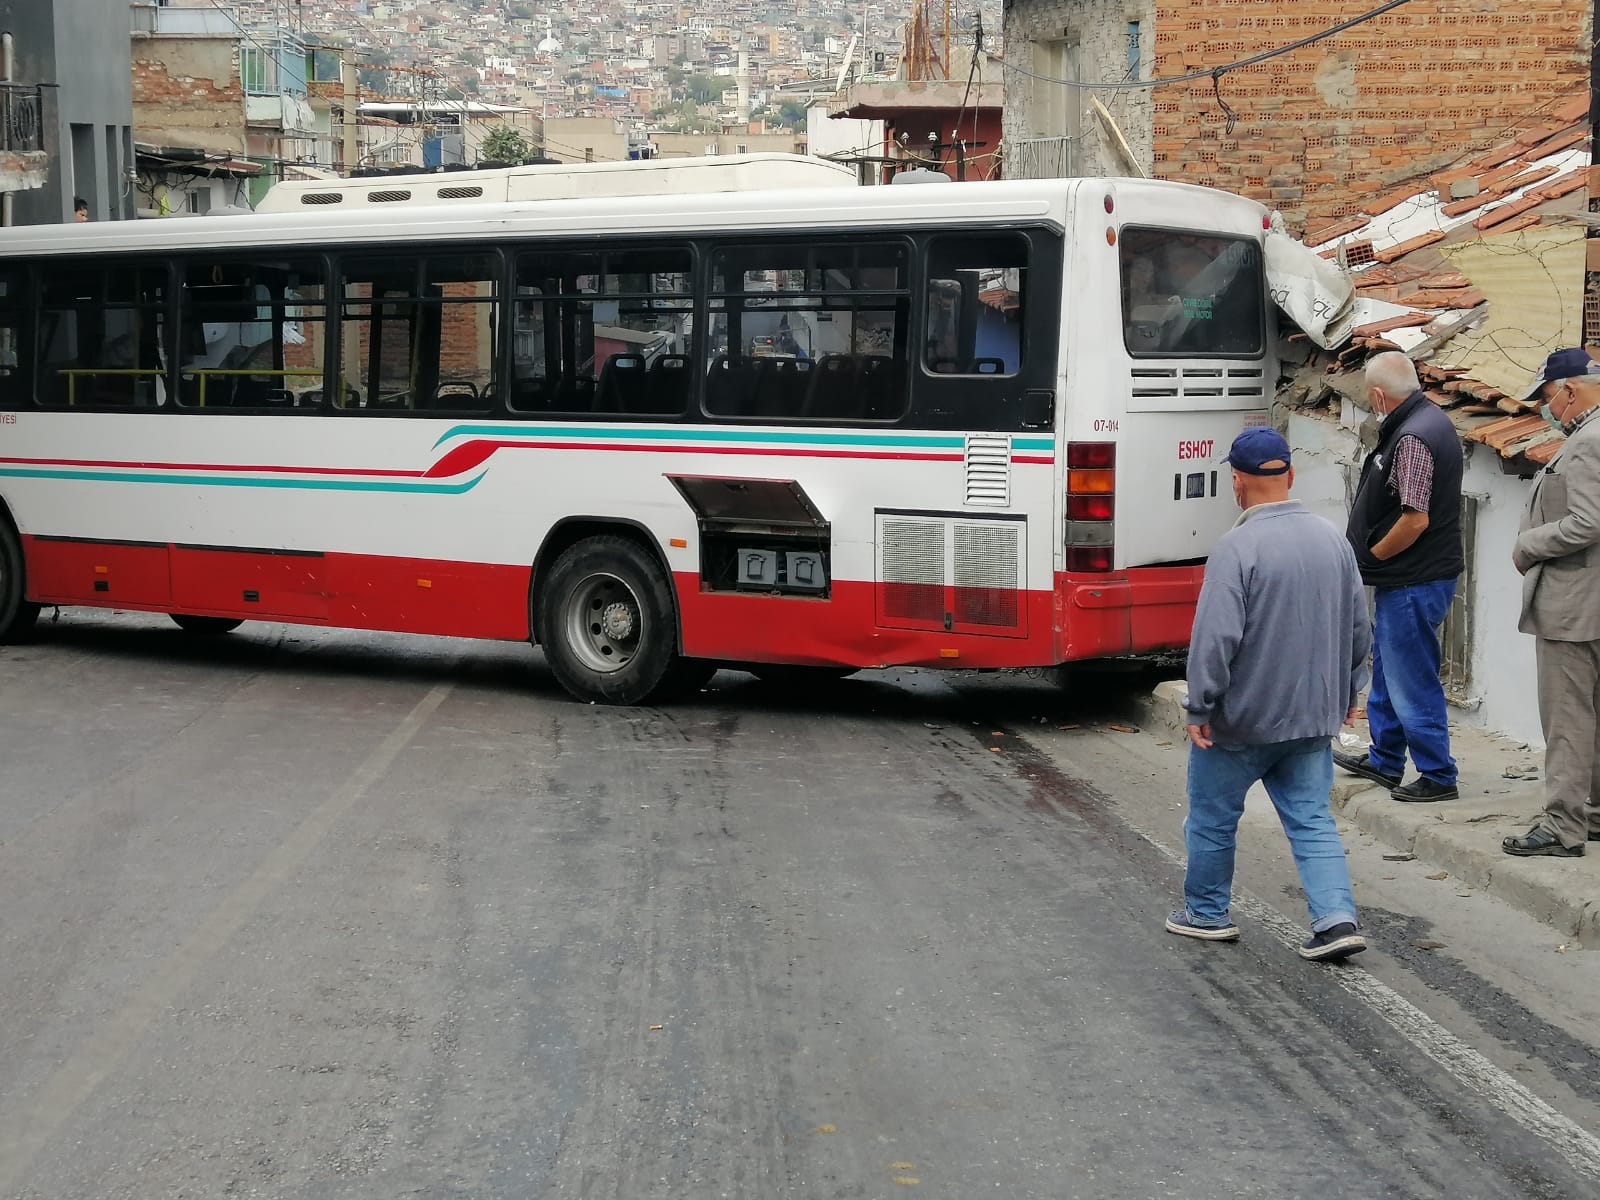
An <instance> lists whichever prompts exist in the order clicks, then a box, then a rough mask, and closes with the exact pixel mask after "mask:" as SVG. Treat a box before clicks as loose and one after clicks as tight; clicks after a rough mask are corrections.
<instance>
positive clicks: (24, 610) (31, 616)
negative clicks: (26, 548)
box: [0, 513, 39, 643]
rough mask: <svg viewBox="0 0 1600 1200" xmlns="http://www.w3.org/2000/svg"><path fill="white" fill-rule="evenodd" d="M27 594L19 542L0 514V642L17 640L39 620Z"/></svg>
mask: <svg viewBox="0 0 1600 1200" xmlns="http://www.w3.org/2000/svg"><path fill="white" fill-rule="evenodd" d="M27 596H28V575H27V564H26V563H25V562H24V560H23V557H22V541H21V539H20V538H18V537H17V531H16V530H15V529H13V528H12V527H11V522H10V521H8V520H6V518H5V516H4V514H3V513H0V643H5V642H20V641H22V640H23V639H24V638H26V637H27V636H28V634H29V633H31V632H32V630H33V625H34V622H35V621H37V620H38V619H39V606H38V605H37V604H33V603H30V602H29V600H28V599H27Z"/></svg>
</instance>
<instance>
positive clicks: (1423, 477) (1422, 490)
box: [1389, 435, 1433, 513]
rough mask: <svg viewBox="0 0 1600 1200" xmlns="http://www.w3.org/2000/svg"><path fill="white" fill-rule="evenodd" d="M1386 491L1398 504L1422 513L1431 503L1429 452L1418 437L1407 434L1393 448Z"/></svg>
mask: <svg viewBox="0 0 1600 1200" xmlns="http://www.w3.org/2000/svg"><path fill="white" fill-rule="evenodd" d="M1389 490H1390V491H1391V492H1394V493H1395V494H1396V495H1398V496H1399V497H1400V507H1402V508H1409V509H1411V510H1412V511H1413V512H1422V513H1425V512H1427V511H1428V510H1429V508H1430V507H1432V502H1433V452H1432V451H1431V450H1429V449H1428V447H1427V446H1426V445H1425V444H1424V443H1423V441H1422V439H1421V438H1417V437H1411V436H1409V435H1407V436H1406V437H1403V438H1401V439H1400V441H1399V442H1398V443H1396V445H1395V448H1394V471H1393V472H1392V473H1391V474H1390V476H1389Z"/></svg>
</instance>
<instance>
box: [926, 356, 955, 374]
mask: <svg viewBox="0 0 1600 1200" xmlns="http://www.w3.org/2000/svg"><path fill="white" fill-rule="evenodd" d="M928 370H930V371H931V372H933V373H934V374H935V375H960V374H962V373H963V372H962V370H961V364H960V363H959V362H957V361H956V360H955V359H953V358H935V359H930V360H929V361H928Z"/></svg>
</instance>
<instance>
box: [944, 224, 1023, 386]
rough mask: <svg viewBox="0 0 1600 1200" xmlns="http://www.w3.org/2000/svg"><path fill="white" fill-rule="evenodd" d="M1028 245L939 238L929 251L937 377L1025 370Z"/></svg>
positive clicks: (1016, 239) (1010, 238)
mask: <svg viewBox="0 0 1600 1200" xmlns="http://www.w3.org/2000/svg"><path fill="white" fill-rule="evenodd" d="M1027 273H1028V242H1027V239H1025V238H1023V237H1020V236H1017V235H1015V234H1001V235H995V236H984V235H978V234H972V235H968V236H963V237H941V238H936V239H935V240H934V241H933V243H932V245H931V246H930V247H929V250H928V321H927V344H926V345H925V346H924V348H923V366H924V367H925V368H926V369H927V370H929V371H931V372H933V373H934V374H937V375H1015V374H1016V373H1017V372H1018V371H1020V370H1021V369H1022V351H1023V339H1022V330H1023V321H1024V313H1023V309H1022V304H1023V296H1024V295H1025V293H1026V291H1027V288H1026V286H1025V285H1026V280H1027Z"/></svg>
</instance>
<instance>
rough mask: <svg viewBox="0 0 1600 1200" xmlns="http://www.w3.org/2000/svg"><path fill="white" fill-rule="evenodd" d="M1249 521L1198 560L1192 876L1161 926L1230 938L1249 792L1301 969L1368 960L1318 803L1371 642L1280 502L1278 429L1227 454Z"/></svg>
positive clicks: (1347, 569) (1346, 579) (1329, 566)
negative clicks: (1291, 884) (1295, 875)
mask: <svg viewBox="0 0 1600 1200" xmlns="http://www.w3.org/2000/svg"><path fill="white" fill-rule="evenodd" d="M1227 461H1228V464H1229V465H1230V466H1231V467H1232V468H1233V497H1234V500H1235V501H1237V502H1238V505H1239V507H1240V508H1241V509H1243V510H1244V512H1243V515H1241V516H1240V518H1239V520H1238V522H1237V523H1236V524H1235V525H1234V527H1233V528H1232V529H1231V530H1230V531H1229V532H1228V533H1226V534H1224V535H1223V537H1222V540H1221V541H1219V542H1218V543H1217V546H1216V549H1214V550H1213V551H1212V552H1211V558H1210V560H1209V561H1208V562H1207V563H1206V575H1205V584H1204V586H1203V587H1202V588H1201V590H1200V603H1199V606H1198V608H1197V609H1196V611H1195V620H1194V633H1193V635H1192V637H1191V639H1190V644H1189V671H1188V676H1189V678H1188V684H1189V695H1188V697H1187V698H1186V699H1185V701H1184V707H1185V709H1186V710H1187V713H1188V718H1187V720H1188V732H1189V741H1190V743H1191V745H1190V750H1189V781H1188V793H1189V815H1188V818H1187V819H1186V820H1185V821H1184V823H1183V840H1184V846H1185V848H1186V849H1187V851H1188V860H1189V861H1188V868H1187V870H1186V871H1185V873H1184V880H1183V899H1184V906H1183V907H1182V908H1180V909H1177V910H1176V911H1174V912H1173V913H1172V914H1171V915H1169V916H1168V917H1167V930H1168V932H1170V933H1176V934H1179V935H1181V936H1183V937H1192V938H1201V939H1204V940H1206V941H1233V940H1234V939H1236V938H1237V937H1238V936H1239V930H1238V927H1237V926H1235V925H1234V924H1233V922H1232V921H1231V920H1229V918H1228V909H1229V904H1230V901H1231V894H1232V888H1233V858H1234V846H1235V841H1236V835H1237V833H1238V828H1239V818H1240V816H1241V815H1242V814H1243V813H1244V799H1245V793H1246V792H1248V791H1249V790H1250V788H1251V787H1252V786H1253V785H1254V784H1256V783H1257V782H1259V783H1261V784H1263V785H1264V786H1265V787H1266V790H1267V795H1268V796H1270V797H1271V798H1272V803H1273V806H1274V807H1275V808H1276V809H1277V810H1278V819H1279V821H1281V822H1282V824H1283V831H1284V833H1285V834H1286V835H1288V838H1289V848H1290V850H1291V852H1292V853H1293V855H1294V863H1295V867H1296V869H1297V870H1298V871H1299V872H1300V884H1301V886H1302V887H1303V888H1304V889H1305V893H1306V904H1307V907H1308V908H1309V909H1310V913H1311V938H1310V940H1308V941H1307V942H1306V943H1305V944H1304V945H1303V946H1302V947H1301V948H1300V955H1301V957H1302V958H1309V959H1315V960H1318V961H1331V960H1334V959H1340V958H1347V957H1349V956H1350V955H1352V954H1356V953H1358V952H1359V951H1361V950H1364V949H1366V945H1367V943H1366V941H1365V939H1364V938H1363V937H1362V936H1361V934H1360V932H1359V930H1358V927H1357V926H1358V922H1357V919H1356V906H1355V901H1354V900H1353V899H1352V898H1351V895H1350V873H1349V868H1348V867H1347V866H1346V864H1345V857H1344V846H1343V844H1342V843H1341V842H1340V841H1339V831H1338V828H1337V826H1335V824H1334V821H1333V813H1332V812H1331V811H1330V809H1329V807H1328V794H1329V792H1330V791H1331V789H1332V787H1333V755H1332V747H1331V746H1330V744H1329V740H1330V739H1331V738H1332V737H1333V736H1334V735H1335V734H1337V733H1338V732H1339V726H1340V724H1341V722H1343V723H1349V722H1350V721H1351V720H1353V719H1354V714H1355V703H1356V697H1357V695H1358V694H1359V693H1360V691H1361V687H1362V685H1363V684H1364V683H1365V682H1366V679H1365V675H1366V662H1367V651H1368V649H1369V648H1370V643H1371V630H1370V628H1369V626H1368V623H1367V604H1366V594H1365V593H1364V592H1363V591H1362V588H1361V575H1360V572H1359V570H1358V569H1357V567H1356V560H1355V555H1354V553H1353V552H1352V551H1351V549H1350V546H1349V543H1348V542H1346V541H1345V538H1344V535H1343V534H1341V533H1340V532H1339V530H1338V529H1336V528H1335V527H1334V526H1333V525H1332V524H1330V523H1329V522H1327V521H1325V520H1323V519H1322V518H1321V517H1319V516H1317V515H1316V514H1314V513H1312V512H1310V511H1308V510H1307V509H1306V507H1305V506H1304V505H1302V504H1301V503H1300V502H1299V501H1298V500H1291V499H1290V498H1289V489H1290V488H1291V487H1292V486H1293V485H1294V468H1293V466H1292V464H1291V462H1290V457H1289V443H1288V442H1286V441H1284V439H1283V436H1282V435H1281V434H1279V433H1278V432H1277V431H1276V430H1273V429H1266V428H1259V429H1247V430H1245V431H1244V432H1243V433H1241V434H1240V435H1239V436H1238V437H1237V438H1235V439H1234V442H1233V446H1232V447H1231V448H1230V449H1229V451H1228V460H1227Z"/></svg>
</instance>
